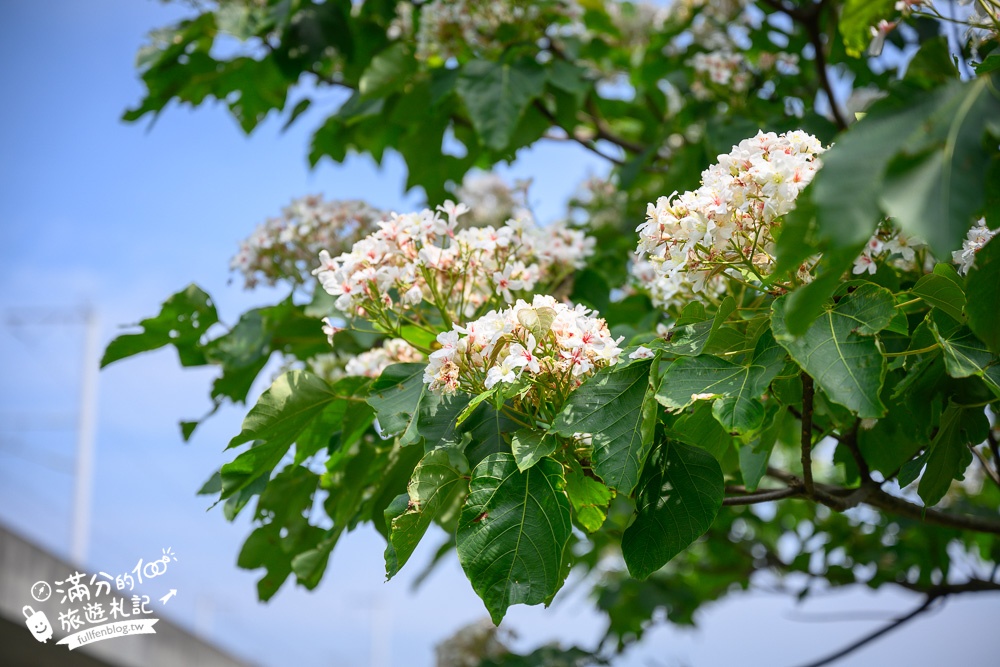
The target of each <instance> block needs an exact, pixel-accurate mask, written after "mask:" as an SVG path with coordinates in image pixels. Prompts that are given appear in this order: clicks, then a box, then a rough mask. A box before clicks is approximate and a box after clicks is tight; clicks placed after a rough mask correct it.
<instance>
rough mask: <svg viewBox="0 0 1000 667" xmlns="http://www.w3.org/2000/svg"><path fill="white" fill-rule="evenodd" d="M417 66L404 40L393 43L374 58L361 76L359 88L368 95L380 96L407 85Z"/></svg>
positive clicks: (363, 93)
mask: <svg viewBox="0 0 1000 667" xmlns="http://www.w3.org/2000/svg"><path fill="white" fill-rule="evenodd" d="M415 68H416V61H415V60H414V59H413V54H412V53H410V49H409V47H408V46H407V45H406V44H405V43H403V42H397V43H396V44H393V45H392V46H390V47H389V48H387V49H386V50H385V51H382V52H381V53H379V54H378V55H377V56H375V57H374V58H372V61H371V63H369V64H368V69H366V70H365V73H364V74H363V75H362V76H361V81H360V82H359V84H358V90H359V91H360V92H361V94H362V95H364V96H366V97H379V96H384V95H386V94H387V93H390V92H393V91H395V90H398V89H400V88H402V87H403V86H405V85H406V84H407V82H408V81H409V78H410V75H411V74H412V73H413V70H414V69H415Z"/></svg>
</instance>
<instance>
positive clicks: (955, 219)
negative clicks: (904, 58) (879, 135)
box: [880, 75, 1000, 257]
mask: <svg viewBox="0 0 1000 667" xmlns="http://www.w3.org/2000/svg"><path fill="white" fill-rule="evenodd" d="M998 82H1000V76H998V75H994V76H992V77H988V76H982V77H979V78H978V79H976V80H975V81H972V82H970V83H963V82H960V81H955V82H953V83H951V84H950V85H948V86H945V87H943V88H941V89H938V90H936V91H935V92H934V93H933V94H932V95H931V96H929V97H927V98H926V99H924V100H922V101H921V104H920V105H919V107H918V108H919V109H921V110H922V112H923V118H922V119H921V123H920V125H919V127H914V128H912V129H910V130H909V132H908V136H907V138H906V141H905V143H904V144H903V145H902V146H901V151H900V154H899V155H898V156H896V157H895V158H893V160H892V162H891V163H890V164H889V166H888V169H887V171H886V173H885V184H884V187H883V189H882V190H881V193H880V202H881V203H882V206H883V208H884V210H885V212H886V213H887V214H888V215H890V216H892V218H893V222H894V223H895V224H897V225H899V226H900V227H901V228H902V229H903V230H904V231H906V232H908V233H910V234H912V235H914V236H916V237H917V238H922V239H924V240H925V241H927V243H928V244H929V245H930V247H931V249H932V250H933V251H934V252H935V254H936V255H937V256H938V257H948V256H950V254H951V252H952V251H953V250H955V249H957V248H958V247H960V246H961V243H962V239H963V237H964V236H965V233H966V231H967V230H968V229H969V224H970V222H971V221H972V220H973V216H974V215H975V214H976V213H977V212H978V211H979V210H980V209H981V207H982V205H983V201H984V186H985V183H986V181H985V178H986V173H987V171H988V167H989V161H990V153H989V152H988V151H985V150H983V135H984V133H985V131H986V126H987V123H988V122H990V120H991V119H994V121H995V119H996V118H998V117H1000V92H998V91H997V85H998ZM994 145H995V142H994Z"/></svg>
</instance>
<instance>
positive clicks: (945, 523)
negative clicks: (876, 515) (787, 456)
mask: <svg viewBox="0 0 1000 667" xmlns="http://www.w3.org/2000/svg"><path fill="white" fill-rule="evenodd" d="M767 476H768V477H771V478H772V479H776V480H778V481H781V482H784V483H785V484H786V485H788V486H789V487H792V488H803V491H804V486H805V484H804V482H803V481H802V480H800V479H799V478H798V477H797V476H795V475H793V474H792V473H790V472H787V471H785V470H779V469H778V468H772V467H769V468H768V469H767ZM813 486H814V488H813V493H811V494H809V493H805V492H803V493H801V494H800V495H799V497H802V498H808V499H810V500H815V501H816V502H818V503H820V504H822V505H826V506H827V507H829V508H830V509H832V510H836V511H838V512H843V511H844V510H848V509H851V508H852V507H857V506H858V505H860V504H861V503H865V504H866V505H870V506H872V507H874V508H876V509H880V510H883V511H886V512H890V513H892V514H896V515H898V516H902V517H905V518H908V519H913V520H915V521H922V522H924V523H929V524H933V525H936V526H942V527H945V528H956V529H958V530H971V531H975V532H977V533H991V534H993V535H1000V519H998V518H992V517H985V516H974V515H970V514H951V513H949V512H942V511H940V510H935V509H932V508H928V507H921V506H920V505H916V504H914V503H911V502H910V501H908V500H904V499H903V498H898V497H896V496H893V495H891V494H889V493H886V492H885V491H883V490H882V489H881V487H879V485H878V484H876V483H875V482H863V483H862V484H861V486H860V487H859V488H857V489H847V488H844V487H839V486H832V485H828V484H814V485H813ZM789 497H795V496H793V495H790V496H789Z"/></svg>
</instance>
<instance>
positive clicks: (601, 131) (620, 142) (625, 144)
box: [587, 97, 646, 153]
mask: <svg viewBox="0 0 1000 667" xmlns="http://www.w3.org/2000/svg"><path fill="white" fill-rule="evenodd" d="M587 113H588V114H590V117H591V119H592V120H593V121H594V128H595V129H596V130H597V136H598V137H599V138H601V139H604V140H605V141H610V142H611V143H613V144H615V145H617V146H620V147H621V148H624V149H625V150H627V151H629V152H632V153H642V152H643V151H645V150H646V147H645V146H643V145H642V144H637V143H635V142H634V141H629V140H628V139H625V138H624V137H620V136H618V135H617V134H615V133H614V132H612V131H611V128H610V127H608V124H607V123H606V122H605V120H604V118H603V117H602V116H601V113H600V110H599V109H598V108H597V105H596V104H595V103H594V100H593V98H591V97H588V98H587Z"/></svg>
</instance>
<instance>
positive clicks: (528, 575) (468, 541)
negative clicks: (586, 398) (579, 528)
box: [456, 453, 571, 624]
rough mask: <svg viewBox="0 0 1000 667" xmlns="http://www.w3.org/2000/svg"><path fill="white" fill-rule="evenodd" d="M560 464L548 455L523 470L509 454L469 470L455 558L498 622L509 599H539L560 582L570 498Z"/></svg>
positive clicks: (528, 601)
mask: <svg viewBox="0 0 1000 667" xmlns="http://www.w3.org/2000/svg"><path fill="white" fill-rule="evenodd" d="M565 484H566V482H565V480H564V479H563V473H562V466H561V465H559V464H558V463H556V462H555V461H553V460H552V459H543V460H541V461H539V462H538V464H537V465H535V466H534V467H532V468H531V469H529V470H527V471H525V472H520V471H519V470H518V469H517V463H516V462H515V461H514V457H513V455H511V454H506V453H498V454H491V455H489V456H487V457H486V458H485V459H483V460H482V462H480V464H479V465H477V466H476V468H475V470H473V471H472V480H471V482H470V487H469V498H468V500H467V501H466V503H465V507H464V508H463V509H462V516H461V518H460V520H459V525H458V533H457V535H456V541H457V550H458V560H459V562H460V563H461V564H462V568H463V569H464V570H465V574H466V575H467V576H468V577H469V580H470V581H471V582H472V587H473V588H474V589H475V591H476V593H478V594H479V597H481V598H482V599H483V602H484V603H485V604H486V609H487V610H488V611H489V612H490V616H491V617H492V618H493V622H494V623H496V624H499V623H500V621H501V620H502V619H503V617H504V614H506V612H507V608H508V607H510V605H512V604H518V603H524V604H539V603H542V602H545V601H546V600H548V599H549V598H551V597H552V595H554V594H555V592H556V591H557V590H558V587H559V585H560V584H561V582H562V576H561V572H562V567H561V566H562V559H563V549H564V547H565V546H566V542H567V541H568V540H569V536H570V532H571V526H570V504H569V500H568V499H567V497H566V492H565V490H564V487H565Z"/></svg>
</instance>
